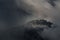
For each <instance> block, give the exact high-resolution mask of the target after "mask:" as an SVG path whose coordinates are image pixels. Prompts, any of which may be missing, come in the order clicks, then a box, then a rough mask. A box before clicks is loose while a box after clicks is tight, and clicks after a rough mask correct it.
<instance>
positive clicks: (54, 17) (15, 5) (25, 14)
mask: <svg viewBox="0 0 60 40" xmlns="http://www.w3.org/2000/svg"><path fill="white" fill-rule="evenodd" d="M48 2H49V3H48ZM48 2H47V1H45V0H26V1H24V0H0V37H1V38H0V40H25V39H24V35H25V36H26V39H28V37H29V38H30V36H31V37H32V36H33V37H32V38H33V39H35V37H36V39H39V40H40V39H41V40H43V39H45V40H59V39H60V38H59V37H60V36H59V35H60V31H59V30H60V27H59V25H60V18H59V17H60V11H59V10H60V9H59V8H60V7H59V4H60V2H59V1H56V0H48ZM52 6H53V7H52ZM40 18H41V19H46V21H47V22H46V23H47V24H48V26H49V25H51V24H50V22H51V21H52V23H53V25H52V26H55V23H56V25H57V27H56V28H53V30H52V29H45V31H43V32H42V34H39V33H40V31H41V30H43V29H41V30H39V28H36V29H33V28H32V30H31V29H30V28H31V27H32V26H31V25H30V24H29V23H28V22H30V21H32V20H36V19H40ZM48 21H49V22H48ZM27 23H28V24H27ZM39 23H40V22H39ZM43 23H44V22H43ZM26 24H27V26H26ZM44 24H45V23H44ZM47 24H46V25H47ZM21 25H22V26H21ZM35 26H36V25H35ZM35 26H34V27H35ZM43 26H44V25H42V27H43ZM39 27H41V25H40V26H39ZM44 27H45V26H44ZM26 28H27V29H29V30H27V32H26ZM36 30H37V31H39V32H37V31H36ZM24 32H25V33H26V34H24ZM31 33H33V34H31ZM35 34H36V36H35ZM27 35H28V37H27ZM39 35H40V36H39ZM32 38H31V39H32Z"/></svg>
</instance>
